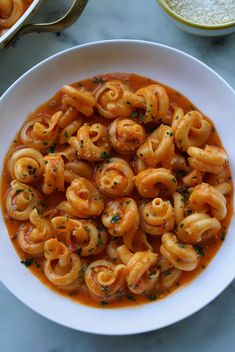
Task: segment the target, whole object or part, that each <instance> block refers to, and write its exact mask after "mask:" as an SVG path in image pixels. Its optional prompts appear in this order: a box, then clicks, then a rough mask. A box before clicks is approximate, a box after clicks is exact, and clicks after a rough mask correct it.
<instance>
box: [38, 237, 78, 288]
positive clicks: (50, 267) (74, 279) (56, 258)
mask: <svg viewBox="0 0 235 352" xmlns="http://www.w3.org/2000/svg"><path fill="white" fill-rule="evenodd" d="M44 255H45V257H46V262H45V266H44V272H45V275H46V277H47V278H48V280H49V281H51V282H52V283H53V284H54V285H55V286H59V287H60V288H62V289H64V290H66V289H75V288H79V287H80V286H81V280H80V279H79V271H80V270H81V260H80V258H79V256H78V255H77V254H74V253H70V252H69V250H68V248H67V247H66V246H65V245H64V244H63V243H61V242H59V241H58V240H57V239H56V238H51V239H49V240H47V241H46V242H45V245H44Z"/></svg>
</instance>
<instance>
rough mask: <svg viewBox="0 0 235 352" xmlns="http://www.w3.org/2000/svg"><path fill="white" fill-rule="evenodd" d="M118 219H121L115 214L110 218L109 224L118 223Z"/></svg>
mask: <svg viewBox="0 0 235 352" xmlns="http://www.w3.org/2000/svg"><path fill="white" fill-rule="evenodd" d="M120 219H121V218H120V215H119V214H115V215H114V216H113V217H112V218H111V220H110V222H111V224H115V223H116V222H118V221H119V220H120Z"/></svg>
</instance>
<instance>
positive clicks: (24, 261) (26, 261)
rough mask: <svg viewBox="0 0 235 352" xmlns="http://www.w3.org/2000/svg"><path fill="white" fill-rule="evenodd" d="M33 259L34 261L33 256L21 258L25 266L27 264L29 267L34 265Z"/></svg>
mask: <svg viewBox="0 0 235 352" xmlns="http://www.w3.org/2000/svg"><path fill="white" fill-rule="evenodd" d="M33 261H34V260H33V258H25V259H23V260H21V264H23V265H24V266H26V268H28V267H29V266H30V265H32V263H33Z"/></svg>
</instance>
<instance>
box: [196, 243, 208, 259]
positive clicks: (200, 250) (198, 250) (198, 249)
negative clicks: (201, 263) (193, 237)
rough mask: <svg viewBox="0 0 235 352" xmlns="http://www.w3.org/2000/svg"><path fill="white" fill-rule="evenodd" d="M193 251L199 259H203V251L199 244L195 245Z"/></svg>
mask: <svg viewBox="0 0 235 352" xmlns="http://www.w3.org/2000/svg"><path fill="white" fill-rule="evenodd" d="M194 249H195V250H196V251H197V253H198V254H199V255H200V256H201V257H204V255H205V253H204V250H203V248H202V246H200V245H199V244H195V246H194Z"/></svg>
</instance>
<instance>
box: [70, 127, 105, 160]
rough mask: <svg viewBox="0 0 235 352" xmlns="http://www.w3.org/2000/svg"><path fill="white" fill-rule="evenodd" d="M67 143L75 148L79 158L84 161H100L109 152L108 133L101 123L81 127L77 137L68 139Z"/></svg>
mask: <svg viewBox="0 0 235 352" xmlns="http://www.w3.org/2000/svg"><path fill="white" fill-rule="evenodd" d="M68 142H69V143H70V144H71V145H72V146H73V147H74V148H76V150H77V155H78V156H79V158H81V159H84V160H89V161H97V160H102V159H104V158H105V156H106V155H107V154H108V153H109V151H110V146H109V142H108V132H107V130H106V128H105V127H104V126H103V125H102V124H101V123H95V124H93V125H91V126H88V125H83V126H82V127H81V128H79V130H78V132H77V137H71V138H69V140H68Z"/></svg>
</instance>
